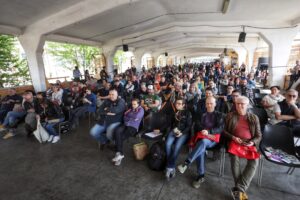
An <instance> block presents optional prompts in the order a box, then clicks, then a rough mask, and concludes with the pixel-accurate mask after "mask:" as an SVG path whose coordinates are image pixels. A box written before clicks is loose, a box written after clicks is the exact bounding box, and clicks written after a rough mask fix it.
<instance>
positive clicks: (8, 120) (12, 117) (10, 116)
mask: <svg viewBox="0 0 300 200" xmlns="http://www.w3.org/2000/svg"><path fill="white" fill-rule="evenodd" d="M25 115H26V112H25V111H22V112H16V111H10V112H8V113H7V115H6V117H5V119H4V122H3V124H2V125H3V126H4V127H8V126H10V125H12V124H14V123H15V122H16V120H17V119H18V118H22V117H24V116H25Z"/></svg>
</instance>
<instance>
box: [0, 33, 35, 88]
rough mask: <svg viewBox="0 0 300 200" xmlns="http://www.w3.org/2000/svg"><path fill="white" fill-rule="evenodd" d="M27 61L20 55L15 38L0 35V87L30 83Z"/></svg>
mask: <svg viewBox="0 0 300 200" xmlns="http://www.w3.org/2000/svg"><path fill="white" fill-rule="evenodd" d="M30 80H31V78H30V75H29V68H28V64H27V61H26V60H25V59H23V58H21V56H20V49H18V47H17V39H16V38H15V37H13V36H8V35H0V88H3V87H14V86H19V85H25V84H29V83H30Z"/></svg>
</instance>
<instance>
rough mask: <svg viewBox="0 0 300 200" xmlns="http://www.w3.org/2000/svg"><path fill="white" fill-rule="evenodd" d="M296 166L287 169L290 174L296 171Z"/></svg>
mask: <svg viewBox="0 0 300 200" xmlns="http://www.w3.org/2000/svg"><path fill="white" fill-rule="evenodd" d="M294 170H295V167H290V168H289V170H288V171H287V174H288V175H292V174H293V173H294Z"/></svg>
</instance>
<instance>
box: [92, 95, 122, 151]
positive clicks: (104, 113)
mask: <svg viewBox="0 0 300 200" xmlns="http://www.w3.org/2000/svg"><path fill="white" fill-rule="evenodd" d="M124 111H125V101H124V100H123V99H121V98H118V92H117V90H115V89H111V90H110V91H109V99H106V100H105V101H104V103H103V104H102V105H101V106H100V108H99V113H100V119H99V121H98V122H97V124H96V125H95V126H94V127H93V128H92V129H91V130H90V134H91V136H92V137H93V138H94V139H96V140H97V141H98V142H99V143H100V145H101V146H100V149H101V150H103V148H104V146H105V145H106V144H107V143H108V140H111V141H112V140H113V133H114V130H115V128H116V127H117V126H119V125H120V124H121V122H122V120H123V114H124ZM105 133H106V134H105Z"/></svg>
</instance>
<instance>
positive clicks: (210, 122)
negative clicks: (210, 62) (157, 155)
mask: <svg viewBox="0 0 300 200" xmlns="http://www.w3.org/2000/svg"><path fill="white" fill-rule="evenodd" d="M215 107H216V99H215V98H214V97H207V98H206V110H207V112H206V113H204V114H202V116H201V118H200V120H199V122H196V130H197V131H198V132H197V133H196V134H195V136H194V137H193V138H192V139H191V140H190V142H189V146H190V148H191V149H192V151H191V153H190V154H189V155H188V157H187V159H186V160H185V162H184V164H182V165H179V166H178V170H179V172H181V173H184V172H185V170H186V169H187V168H188V166H190V165H191V164H192V162H194V161H195V160H197V169H198V176H197V178H196V179H195V181H193V187H194V188H199V187H200V186H201V184H202V183H203V182H204V180H205V179H204V174H205V163H204V159H205V151H206V149H208V148H212V147H214V146H215V145H216V144H217V143H218V142H219V140H220V136H221V133H222V131H223V127H224V116H223V114H222V113H220V112H218V111H215Z"/></svg>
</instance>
